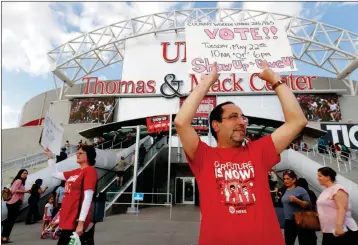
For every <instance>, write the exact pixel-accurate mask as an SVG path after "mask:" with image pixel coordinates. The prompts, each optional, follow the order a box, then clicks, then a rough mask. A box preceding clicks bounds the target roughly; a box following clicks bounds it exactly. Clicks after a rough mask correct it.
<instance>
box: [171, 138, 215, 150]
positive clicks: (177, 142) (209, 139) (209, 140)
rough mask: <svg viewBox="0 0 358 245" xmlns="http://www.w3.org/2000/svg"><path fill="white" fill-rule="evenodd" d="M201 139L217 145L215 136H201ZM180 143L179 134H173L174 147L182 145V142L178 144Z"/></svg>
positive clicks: (211, 144) (213, 145)
mask: <svg viewBox="0 0 358 245" xmlns="http://www.w3.org/2000/svg"><path fill="white" fill-rule="evenodd" d="M200 139H201V140H202V141H203V142H205V143H206V144H208V145H210V146H212V147H216V140H215V138H214V137H213V136H210V137H209V136H200ZM179 143H180V140H179V137H178V136H172V147H182V145H181V143H180V145H178V144H179Z"/></svg>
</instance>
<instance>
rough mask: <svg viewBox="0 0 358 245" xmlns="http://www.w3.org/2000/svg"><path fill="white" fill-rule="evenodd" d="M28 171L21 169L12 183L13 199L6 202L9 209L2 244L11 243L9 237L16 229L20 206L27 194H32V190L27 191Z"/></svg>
mask: <svg viewBox="0 0 358 245" xmlns="http://www.w3.org/2000/svg"><path fill="white" fill-rule="evenodd" d="M27 174H28V172H27V170H26V169H21V170H20V171H19V172H18V173H17V175H16V177H15V178H14V180H13V181H12V182H11V188H10V189H11V193H12V197H11V199H10V200H8V201H7V202H6V207H7V219H6V222H5V224H4V226H3V230H2V234H1V243H4V244H5V243H11V241H10V239H9V237H10V234H11V230H12V228H13V227H14V224H15V221H16V219H17V216H18V215H19V211H20V206H21V204H22V201H23V200H24V195H25V193H28V192H30V190H27V191H26V190H25V182H26V178H27Z"/></svg>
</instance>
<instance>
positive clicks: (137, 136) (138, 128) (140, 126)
mask: <svg viewBox="0 0 358 245" xmlns="http://www.w3.org/2000/svg"><path fill="white" fill-rule="evenodd" d="M143 127H145V126H143V125H138V126H127V127H122V129H128V128H135V129H136V130H137V135H136V142H135V159H134V166H133V167H134V171H133V183H132V202H131V207H130V208H128V210H127V212H128V213H133V212H136V208H135V200H134V193H135V192H136V189H137V168H138V153H139V141H140V129H141V128H143Z"/></svg>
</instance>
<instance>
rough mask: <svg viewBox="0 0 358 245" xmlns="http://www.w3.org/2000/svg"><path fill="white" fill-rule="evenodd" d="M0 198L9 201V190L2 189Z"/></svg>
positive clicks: (10, 195) (10, 196)
mask: <svg viewBox="0 0 358 245" xmlns="http://www.w3.org/2000/svg"><path fill="white" fill-rule="evenodd" d="M1 197H2V200H4V201H5V202H6V201H9V200H10V199H11V198H12V193H11V190H10V189H9V188H6V187H4V189H3V190H2V191H1Z"/></svg>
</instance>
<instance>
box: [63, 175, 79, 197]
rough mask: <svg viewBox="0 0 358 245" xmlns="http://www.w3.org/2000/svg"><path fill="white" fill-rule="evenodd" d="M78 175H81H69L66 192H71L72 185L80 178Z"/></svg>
mask: <svg viewBox="0 0 358 245" xmlns="http://www.w3.org/2000/svg"><path fill="white" fill-rule="evenodd" d="M78 177H79V175H72V176H71V177H69V178H68V179H67V181H66V184H65V193H70V192H71V186H72V184H73V183H74V182H75V181H76V180H77V179H78Z"/></svg>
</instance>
